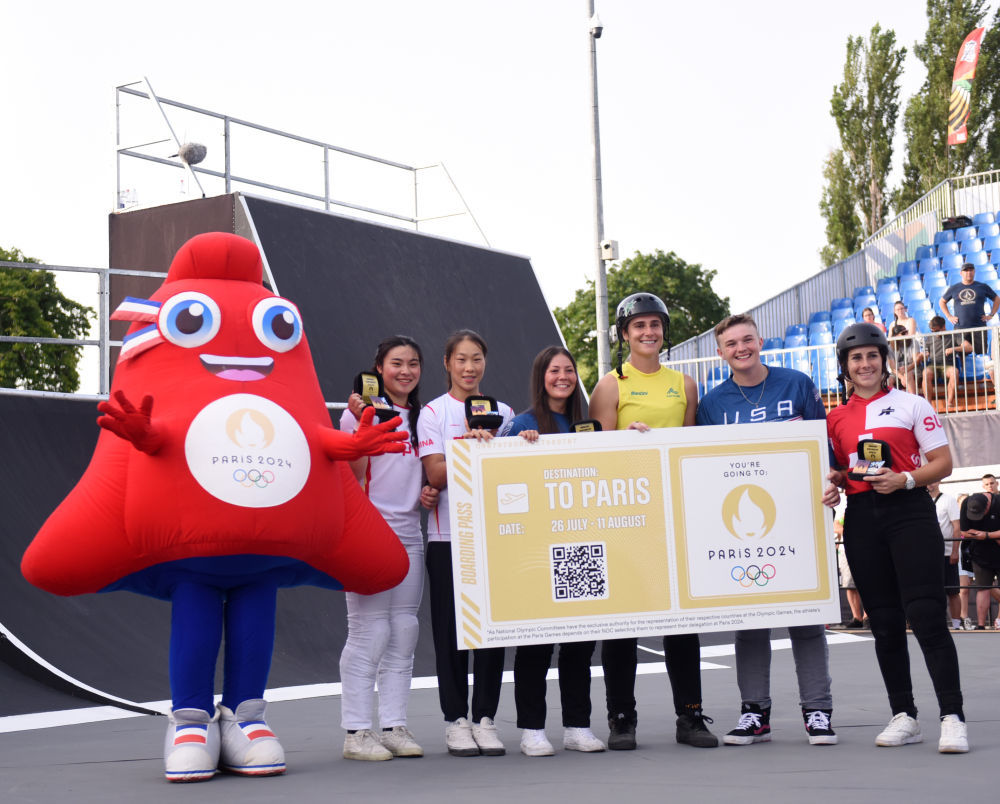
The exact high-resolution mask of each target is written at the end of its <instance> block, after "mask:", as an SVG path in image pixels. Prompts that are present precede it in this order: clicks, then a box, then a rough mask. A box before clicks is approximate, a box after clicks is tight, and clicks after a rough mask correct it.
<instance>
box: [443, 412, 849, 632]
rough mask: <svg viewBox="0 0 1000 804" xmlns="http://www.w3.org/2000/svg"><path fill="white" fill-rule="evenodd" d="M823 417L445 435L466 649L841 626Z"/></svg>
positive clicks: (457, 593)
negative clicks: (479, 436) (531, 435)
mask: <svg viewBox="0 0 1000 804" xmlns="http://www.w3.org/2000/svg"><path fill="white" fill-rule="evenodd" d="M828 460H829V459H828V451H827V436H826V424H825V422H822V421H799V422H781V423H774V424H754V425H729V426H719V427H686V428H672V429H657V430H650V431H649V432H646V433H640V432H637V431H634V430H626V431H616V432H601V433H579V434H567V435H547V436H542V437H541V438H539V440H538V441H537V442H536V443H534V444H530V443H528V442H527V441H525V440H524V439H522V438H520V437H513V438H495V439H493V440H492V441H490V442H488V443H480V442H478V441H475V440H473V439H465V440H454V441H451V442H450V443H449V444H448V494H449V497H450V504H451V511H450V513H451V526H452V566H453V572H454V579H455V610H456V622H457V628H458V643H459V645H460V646H462V647H466V648H483V647H493V646H501V645H520V644H531V643H545V642H571V641H574V640H584V639H610V638H614V637H627V636H653V635H657V634H671V633H684V632H691V631H722V630H738V629H743V628H772V627H778V626H788V625H807V624H816V623H826V622H836V621H839V620H840V596H839V590H838V588H837V583H836V562H835V558H834V542H833V536H832V533H831V527H830V526H831V516H830V512H829V509H827V508H826V507H825V506H823V505H822V503H821V502H820V498H821V496H822V489H823V486H824V484H825V483H826V480H825V478H826V474H827V471H828Z"/></svg>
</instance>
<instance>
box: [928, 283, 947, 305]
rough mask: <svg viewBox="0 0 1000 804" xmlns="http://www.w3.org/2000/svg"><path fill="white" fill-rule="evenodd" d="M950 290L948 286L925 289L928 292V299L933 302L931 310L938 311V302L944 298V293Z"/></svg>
mask: <svg viewBox="0 0 1000 804" xmlns="http://www.w3.org/2000/svg"><path fill="white" fill-rule="evenodd" d="M947 289H948V286H947V285H931V286H930V287H929V288H924V290H925V291H926V292H927V298H928V299H930V300H931V309H933V310H938V309H940V308H939V307H938V301H939V300H940V299H941V297H942V296H944V292H945V291H946V290H947Z"/></svg>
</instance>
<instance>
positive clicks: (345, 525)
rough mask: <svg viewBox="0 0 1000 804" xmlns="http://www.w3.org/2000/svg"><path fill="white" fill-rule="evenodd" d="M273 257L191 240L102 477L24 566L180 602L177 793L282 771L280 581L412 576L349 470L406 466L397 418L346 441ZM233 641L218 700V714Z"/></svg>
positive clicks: (96, 476) (330, 584) (90, 475)
mask: <svg viewBox="0 0 1000 804" xmlns="http://www.w3.org/2000/svg"><path fill="white" fill-rule="evenodd" d="M261 274H262V268H261V259H260V253H259V252H258V250H257V247H256V246H255V245H254V244H253V243H251V242H250V241H248V240H245V239H243V238H240V237H236V236H234V235H228V234H222V233H210V234H205V235H199V236H198V237H195V238H193V239H191V240H189V241H188V242H187V243H185V244H184V245H183V246H182V247H181V249H180V251H178V252H177V255H176V256H175V257H174V260H173V262H172V263H171V265H170V270H169V272H168V274H167V278H166V280H165V281H164V283H163V285H161V286H160V288H159V289H158V290H157V291H156V292H155V293H154V294H153V296H152V298H150V299H135V298H127V299H126V300H125V302H123V303H122V305H121V306H120V307H119V308H118V309H117V310H116V311H115V313H114V315H113V316H112V317H113V318H116V319H119V320H127V321H131V322H133V324H132V326H131V327H130V329H129V332H128V334H127V335H126V336H125V338H124V340H123V345H122V350H121V354H120V356H119V359H118V365H117V367H116V370H115V377H114V382H113V384H112V394H111V399H110V400H109V401H107V402H101V403H100V404H99V405H98V409H99V410H100V411H101V413H102V414H103V415H102V416H101V417H100V418H99V419H98V424H100V425H101V427H102V428H104V429H103V430H102V432H101V435H100V438H99V439H98V442H97V447H96V449H95V450H94V455H93V458H92V459H91V462H90V465H89V466H88V468H87V470H86V472H85V473H84V475H83V477H82V478H81V480H80V482H79V483H78V484H77V485H76V487H75V488H74V489H73V491H71V492H70V494H69V496H67V498H66V499H65V500H64V501H63V502H62V504H61V505H60V506H59V507H58V508H57V509H56V510H55V512H54V513H53V514H52V515H51V516H50V517H49V518H48V520H47V521H46V523H45V524H44V526H43V527H42V529H41V531H39V533H38V535H37V536H36V537H35V539H34V541H33V542H32V543H31V545H30V546H29V547H28V550H27V551H26V552H25V555H24V558H23V560H22V563H21V568H22V571H23V573H24V576H25V577H26V578H27V579H28V580H29V581H30V582H31V583H33V584H35V585H36V586H39V587H41V588H42V589H45V590H47V591H50V592H54V593H56V594H60V595H78V594H83V593H87V592H107V591H112V590H117V589H125V590H129V591H133V592H138V593H140V594H146V595H152V596H154V597H159V598H162V599H165V600H169V601H171V604H172V610H171V638H170V640H171V641H170V686H171V698H172V702H171V703H172V708H171V715H170V724H169V728H168V730H167V737H166V744H165V749H164V758H165V763H166V777H167V779H169V780H171V781H200V780H204V779H210V778H211V777H212V776H213V775H214V774H215V772H216V770H217V769H220V768H221V769H223V770H227V771H230V772H233V773H238V774H243V775H247V776H265V775H273V774H278V773H282V772H284V770H285V757H284V752H283V750H282V748H281V745H280V743H279V742H278V740H277V738H276V737H275V736H274V734H273V732H272V731H271V730H270V728H269V727H268V725H267V722H266V721H265V719H264V708H265V704H264V699H263V695H264V688H265V685H266V682H267V675H268V671H269V669H270V662H271V653H272V650H273V647H274V623H275V606H276V593H277V589H278V588H279V587H283V586H295V585H299V584H313V585H317V586H323V587H327V588H331V589H347V590H349V591H354V592H360V593H363V594H371V593H374V592H380V591H383V590H385V589H390V588H392V587H393V586H395V585H396V584H398V583H399V582H400V581H401V580H402V579H403V577H404V576H405V575H406V572H407V569H408V559H407V556H406V551H405V550H404V549H403V547H402V546H401V544H400V542H399V539H398V538H397V537H396V536H395V535H394V534H393V532H392V530H391V529H390V528H389V526H388V525H386V524H385V521H384V520H383V519H382V517H381V516H380V515H379V513H378V511H376V510H375V508H374V507H373V506H372V505H371V504H370V503H369V502H368V500H367V498H366V497H365V495H364V493H363V492H362V491H361V488H360V487H359V486H358V483H357V482H356V481H355V480H354V477H353V475H352V474H351V472H350V469H349V467H348V465H347V463H346V462H345V461H350V460H353V459H355V458H358V457H361V456H362V455H377V454H380V453H382V452H400V451H402V450H403V449H404V448H405V446H404V444H403V441H404V440H405V438H406V434H405V433H403V432H399V433H396V432H393V428H394V427H395V426H396V425H398V424H399V419H395V420H393V421H390V422H385V423H383V424H376V425H373V424H372V417H371V410H369V411H367V412H366V416H365V417H364V418H362V421H361V426H360V427H359V428H358V430H357V432H356V433H354V435H348V434H346V433H341V432H340V431H338V430H335V429H334V428H333V427H332V426H331V423H330V416H329V413H328V412H327V409H326V405H325V404H324V401H323V397H322V394H321V392H320V387H319V381H318V380H317V377H316V371H315V369H314V367H313V363H312V357H311V355H310V353H309V346H308V344H307V342H306V339H305V336H304V333H303V330H302V319H301V317H300V315H299V312H298V309H297V308H296V307H295V305H294V304H292V303H291V302H290V301H288V300H286V299H282V298H280V297H278V296H275V295H274V294H273V293H271V292H270V291H269V290H268V289H267V288H265V287H264V286H263V284H262V282H261ZM223 633H225V636H226V640H225V642H226V650H225V656H224V680H223V690H222V701H221V703H220V704H219V705H218V706H215V705H214V702H213V680H214V674H215V663H216V657H217V655H218V652H219V647H220V644H221V640H222V635H223Z"/></svg>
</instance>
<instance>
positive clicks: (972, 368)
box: [959, 354, 989, 382]
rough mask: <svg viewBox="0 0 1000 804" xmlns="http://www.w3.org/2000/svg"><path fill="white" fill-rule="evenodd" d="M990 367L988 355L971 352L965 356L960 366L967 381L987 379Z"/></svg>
mask: <svg viewBox="0 0 1000 804" xmlns="http://www.w3.org/2000/svg"><path fill="white" fill-rule="evenodd" d="M988 368H989V358H987V356H986V355H978V354H969V355H966V356H965V361H964V363H963V365H962V366H961V367H960V368H959V370H960V371H961V372H962V376H963V377H964V378H965V380H966V382H969V381H980V380H985V379H986V371H987V369H988Z"/></svg>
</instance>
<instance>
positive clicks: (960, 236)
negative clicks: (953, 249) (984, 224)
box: [955, 226, 979, 243]
mask: <svg viewBox="0 0 1000 804" xmlns="http://www.w3.org/2000/svg"><path fill="white" fill-rule="evenodd" d="M973 237H979V233H978V232H977V230H976V227H975V226H963V227H962V228H961V229H956V230H955V239H956V240H957V241H958V242H960V243H961V242H962V241H963V240H971V239H972V238H973Z"/></svg>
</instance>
